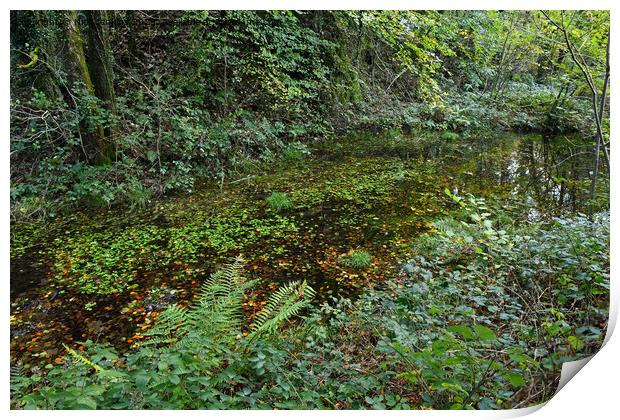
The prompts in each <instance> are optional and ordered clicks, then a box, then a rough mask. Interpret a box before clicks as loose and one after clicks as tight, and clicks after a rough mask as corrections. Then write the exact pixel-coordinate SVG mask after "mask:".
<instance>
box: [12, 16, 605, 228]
mask: <svg viewBox="0 0 620 420" xmlns="http://www.w3.org/2000/svg"><path fill="white" fill-rule="evenodd" d="M561 13H563V12H561V11H553V12H552V13H551V15H550V17H551V18H552V19H555V21H559V19H560V14H561ZM109 14H110V15H111V16H110V19H109V21H110V25H111V26H112V29H113V30H111V31H110V34H111V35H110V37H111V39H110V40H109V41H110V44H111V45H113V51H112V54H113V56H114V59H115V63H116V67H117V68H116V74H115V75H114V80H115V85H116V86H115V87H116V88H117V94H116V98H115V101H114V102H115V103H114V104H113V105H114V106H113V107H112V108H110V106H109V104H107V103H105V101H104V100H102V99H101V98H98V97H96V96H94V95H93V94H92V91H89V90H88V89H86V88H85V87H84V86H83V85H80V84H79V83H78V84H76V85H75V86H70V85H71V84H70V83H69V80H71V77H70V76H71V75H68V74H64V73H65V72H64V70H63V69H64V67H66V66H64V64H63V57H64V55H63V54H62V53H61V52H60V51H59V48H57V47H55V46H56V45H63V44H62V43H63V42H64V36H63V34H64V26H65V23H66V22H65V20H66V14H63V13H61V12H56V11H46V12H41V11H35V12H21V11H20V12H15V13H13V14H12V15H11V19H12V25H11V63H12V65H11V87H12V89H11V94H12V96H11V209H12V215H13V217H14V218H15V219H26V218H42V219H45V218H49V217H55V216H57V215H58V214H60V213H62V212H68V211H72V210H74V209H76V208H84V207H95V208H100V207H103V208H106V207H107V208H109V207H112V206H116V205H127V204H128V205H130V206H131V207H134V208H135V207H143V206H146V205H148V203H149V202H150V201H151V200H152V199H153V198H157V197H160V196H162V195H163V194H166V193H169V192H172V191H185V192H192V191H195V188H196V183H197V182H199V181H201V180H204V179H209V178H211V179H213V178H216V179H218V180H226V179H228V177H229V176H230V175H237V174H239V173H240V172H243V171H244V170H245V169H247V168H248V167H253V165H254V164H255V161H256V160H258V159H261V160H268V161H273V160H274V158H276V157H278V156H280V155H281V156H283V157H284V160H285V161H286V162H288V163H293V162H297V161H299V160H300V159H301V158H302V157H304V156H305V155H307V146H306V145H307V143H308V142H309V141H310V140H312V139H315V138H317V137H325V136H328V135H330V134H332V133H333V132H334V131H339V132H347V131H351V130H355V129H367V130H372V131H375V132H377V131H383V130H403V131H414V130H416V131H417V130H421V129H430V130H436V131H439V132H443V133H446V134H444V135H445V136H448V137H445V138H443V139H442V140H444V141H452V140H454V136H452V135H451V134H450V135H448V134H447V133H457V134H458V135H459V136H461V137H462V136H463V135H471V134H472V133H475V132H479V131H494V132H497V131H498V130H505V129H517V130H524V131H542V132H551V133H567V132H573V131H578V132H582V133H587V134H588V135H590V134H591V133H592V131H593V127H594V125H593V122H594V121H593V118H592V110H591V103H590V102H591V101H590V100H589V98H588V96H587V90H586V89H588V86H587V85H586V83H585V80H584V79H583V75H582V74H581V72H580V70H579V69H578V67H577V66H576V65H575V63H573V62H572V61H571V60H569V59H564V57H568V55H569V54H568V51H566V47H565V46H564V40H563V37H562V34H561V33H560V31H559V30H558V29H557V28H556V27H555V26H554V25H553V24H552V23H551V22H550V21H549V20H548V19H547V18H546V17H545V16H544V15H543V14H541V13H540V12H537V11H502V12H496V11H444V12H437V11H389V10H386V11H262V12H261V11H186V12H179V13H174V14H165V13H163V12H156V13H153V14H148V15H144V14H136V13H134V12H131V11H117V12H110V13H109ZM564 14H565V17H566V18H568V16H569V15H570V16H571V18H570V19H567V22H570V23H567V25H568V28H567V34H568V36H569V38H570V39H571V40H572V41H573V43H574V45H579V54H581V56H583V57H587V59H586V61H585V64H586V65H587V66H588V68H590V69H591V73H592V74H600V73H604V62H605V60H604V57H605V46H606V40H607V39H608V28H609V14H608V12H606V11H575V12H570V13H569V12H565V13H564ZM78 15H79V14H78ZM78 24H80V25H81V24H83V22H82V20H80V19H78ZM125 25H131V26H132V30H131V31H127V30H126V29H127V28H126V26H125ZM154 34H157V35H154ZM128 46H131V48H130V47H128ZM87 47H88V46H87ZM146 51H148V53H146ZM33 52H36V54H37V55H38V56H39V57H45V60H41V59H38V60H34V58H33V56H32V54H33ZM23 66H31V67H28V68H23ZM594 79H595V80H593V85H594V86H595V87H596V88H597V89H601V88H602V86H601V85H602V78H600V77H595V78H594ZM111 109H113V111H112V110H111ZM603 117H604V118H603V124H602V125H603V126H604V127H605V126H606V125H608V110H607V111H606V112H605V113H604V115H603ZM101 130H103V132H104V134H105V133H108V134H111V135H108V134H106V139H107V140H106V141H109V142H113V143H114V144H113V149H114V153H113V154H110V156H109V159H107V160H105V162H104V161H98V160H96V159H93V158H92V155H93V154H96V152H98V150H91V149H93V148H94V149H101V148H103V147H104V145H92V144H89V143H90V142H89V139H88V138H87V137H88V136H85V135H84V133H88V132H93V131H98V132H99V131H101ZM108 137H109V138H108ZM106 147H107V146H106ZM99 151H100V150H99ZM88 156H90V158H89V157H88ZM95 163H98V164H97V165H95Z"/></svg>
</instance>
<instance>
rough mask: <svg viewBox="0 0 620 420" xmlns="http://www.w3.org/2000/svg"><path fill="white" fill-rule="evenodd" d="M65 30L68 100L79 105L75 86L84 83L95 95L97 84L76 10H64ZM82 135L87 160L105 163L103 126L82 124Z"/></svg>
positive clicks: (90, 93)
mask: <svg viewBox="0 0 620 420" xmlns="http://www.w3.org/2000/svg"><path fill="white" fill-rule="evenodd" d="M63 20H64V31H65V36H66V39H65V43H66V44H65V46H66V49H65V60H64V61H65V62H64V65H65V67H66V74H67V82H68V86H67V88H68V92H67V95H68V101H69V103H70V105H72V106H74V107H76V108H77V107H78V103H77V101H76V99H75V97H74V95H73V89H74V87H75V86H76V84H77V85H79V84H82V85H83V86H84V88H85V89H86V91H87V93H88V94H89V95H92V96H95V86H94V84H93V82H92V79H91V76H90V71H89V68H88V65H87V62H86V54H85V52H84V38H83V37H82V33H81V31H80V27H79V25H78V14H77V11H75V10H69V11H66V12H64V19H63ZM80 136H81V141H82V149H83V150H84V151H85V152H84V153H85V155H86V156H85V157H86V160H87V162H88V161H90V160H91V159H94V161H95V162H97V163H103V159H102V154H101V150H102V146H103V140H104V138H105V133H104V130H103V127H101V126H96V127H89V126H88V125H87V124H85V123H82V124H81V125H80Z"/></svg>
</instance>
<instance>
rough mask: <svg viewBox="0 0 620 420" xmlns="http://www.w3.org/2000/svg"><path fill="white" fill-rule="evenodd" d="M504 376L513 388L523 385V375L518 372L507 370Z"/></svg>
mask: <svg viewBox="0 0 620 420" xmlns="http://www.w3.org/2000/svg"><path fill="white" fill-rule="evenodd" d="M504 378H505V379H506V380H507V381H508V382H510V385H512V386H513V387H515V388H521V387H522V386H524V385H525V379H524V378H523V375H520V374H518V373H515V372H507V373H505V374H504Z"/></svg>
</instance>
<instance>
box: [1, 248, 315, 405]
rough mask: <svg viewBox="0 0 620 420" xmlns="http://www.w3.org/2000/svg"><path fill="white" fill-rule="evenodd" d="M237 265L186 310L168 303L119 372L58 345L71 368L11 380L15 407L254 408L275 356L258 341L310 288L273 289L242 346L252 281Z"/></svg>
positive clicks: (95, 348)
mask: <svg viewBox="0 0 620 420" xmlns="http://www.w3.org/2000/svg"><path fill="white" fill-rule="evenodd" d="M242 263H243V260H242V259H241V258H238V259H237V260H236V261H235V262H234V263H232V264H229V265H227V266H226V267H224V268H223V269H222V270H220V271H218V272H217V273H215V274H213V275H212V276H211V278H210V279H209V280H208V281H207V282H205V283H204V285H203V287H202V290H201V293H200V295H199V296H198V298H197V300H196V301H195V302H194V303H193V304H192V306H191V307H190V308H189V309H184V308H181V307H179V306H177V305H173V306H171V307H169V308H168V309H167V310H166V311H164V312H162V313H161V315H160V317H159V319H158V321H157V323H156V325H155V326H154V327H153V328H152V329H151V330H150V331H149V333H148V336H149V337H150V338H149V339H148V340H147V341H145V342H144V343H143V346H142V347H141V349H139V350H137V351H136V352H135V353H133V354H130V355H127V357H126V358H125V359H124V363H123V364H122V365H121V366H119V365H116V364H114V362H115V361H117V360H118V359H119V356H118V355H117V354H116V353H115V352H114V351H112V350H111V349H110V348H108V347H104V346H99V345H93V344H92V342H86V343H84V344H85V345H87V346H88V347H89V355H88V356H87V355H84V354H81V353H79V352H78V351H76V350H73V349H70V348H68V347H66V349H67V351H68V353H69V355H70V356H71V358H72V359H73V360H74V361H75V362H76V363H75V364H74V365H73V366H71V365H70V364H68V363H64V364H63V365H61V366H56V367H55V366H53V365H49V369H50V370H49V371H48V373H47V375H45V380H44V382H40V383H39V382H38V381H39V380H40V379H41V377H38V376H34V377H30V378H28V379H26V378H22V377H20V376H19V374H17V375H14V376H15V377H14V379H13V381H12V390H13V392H14V393H18V394H22V396H21V397H20V398H19V399H18V400H16V401H15V404H16V407H19V408H47V409H54V408H59V409H60V408H62V409H96V408H116V409H118V408H127V409H129V408H131V409H139V408H199V407H205V406H206V407H209V408H226V407H227V406H248V405H249V406H251V407H256V405H257V404H259V402H260V400H261V398H262V395H263V394H264V393H265V391H264V387H265V386H266V384H267V383H268V382H269V379H267V378H263V376H270V374H272V373H273V372H274V371H278V372H280V369H281V367H280V366H279V364H280V363H282V356H283V353H282V351H281V350H279V349H278V348H277V347H273V346H272V345H270V343H269V341H264V340H266V339H267V338H268V337H273V334H274V333H276V332H277V331H278V329H279V328H280V327H281V326H282V325H283V324H284V323H285V322H286V321H288V320H289V319H290V318H292V317H293V316H295V315H297V314H299V313H300V311H301V310H302V309H305V308H307V307H308V306H309V305H310V302H311V300H312V298H313V296H314V290H312V288H311V287H309V286H308V285H307V284H306V283H305V282H294V283H291V284H288V285H286V286H283V287H281V288H280V289H278V290H277V291H275V292H274V294H273V295H272V296H271V298H270V300H269V303H268V304H267V306H266V307H265V308H264V309H263V310H262V311H261V312H259V313H258V314H257V317H256V321H255V322H254V324H253V325H252V326H251V327H250V334H249V335H248V338H247V340H246V339H244V338H242V337H243V335H242V330H241V328H242V326H243V316H242V303H243V300H244V296H245V293H246V292H247V291H248V290H249V289H251V288H252V287H253V286H254V285H255V284H256V281H255V280H254V281H248V280H246V279H245V278H244V276H243V264H242ZM239 354H241V355H243V357H241V358H240V357H239ZM266 371H267V372H266ZM74 384H75V385H74ZM231 385H232V386H231ZM236 385H239V386H240V388H239V389H235V388H237V386H236ZM284 386H285V385H284V384H282V387H284ZM268 388H271V387H268ZM288 389H290V388H288ZM279 391H282V388H279ZM240 397H241V398H240Z"/></svg>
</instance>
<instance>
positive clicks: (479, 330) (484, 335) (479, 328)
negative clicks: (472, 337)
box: [474, 325, 497, 341]
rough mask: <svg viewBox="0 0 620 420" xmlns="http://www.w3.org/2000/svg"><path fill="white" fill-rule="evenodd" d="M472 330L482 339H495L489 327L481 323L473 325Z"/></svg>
mask: <svg viewBox="0 0 620 420" xmlns="http://www.w3.org/2000/svg"><path fill="white" fill-rule="evenodd" d="M474 331H475V332H476V334H477V335H478V338H479V339H480V340H482V341H493V340H497V336H496V335H495V333H494V332H493V331H492V330H491V329H490V328H487V327H485V326H483V325H474Z"/></svg>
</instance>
